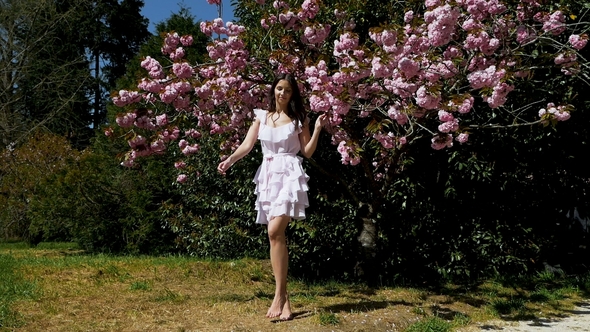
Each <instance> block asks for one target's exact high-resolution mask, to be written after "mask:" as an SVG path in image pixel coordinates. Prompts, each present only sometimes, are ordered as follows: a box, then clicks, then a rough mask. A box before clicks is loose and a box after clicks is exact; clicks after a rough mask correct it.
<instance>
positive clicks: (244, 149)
mask: <svg viewBox="0 0 590 332" xmlns="http://www.w3.org/2000/svg"><path fill="white" fill-rule="evenodd" d="M259 128H260V120H259V119H258V118H257V119H256V120H254V122H253V123H252V125H251V126H250V129H248V134H246V137H245V138H244V141H243V142H242V144H240V146H238V148H237V149H236V151H234V153H232V154H231V155H230V156H229V157H227V159H226V160H224V161H222V162H221V163H219V166H217V171H218V172H219V173H221V174H223V175H225V172H226V171H227V170H228V169H229V168H230V167H231V166H232V165H233V164H235V163H236V162H237V161H238V160H240V159H242V158H244V156H246V155H247V154H248V153H249V152H250V151H252V148H253V147H254V144H256V140H257V139H258V129H259Z"/></svg>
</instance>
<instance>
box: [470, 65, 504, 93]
mask: <svg viewBox="0 0 590 332" xmlns="http://www.w3.org/2000/svg"><path fill="white" fill-rule="evenodd" d="M505 74H506V71H505V70H504V69H500V70H496V66H489V67H487V68H486V69H484V70H478V71H475V72H473V73H471V74H469V75H467V80H468V81H469V83H470V84H471V87H472V88H474V89H481V88H484V87H490V88H491V87H493V86H495V85H497V84H498V82H500V80H501V79H503V78H504V75H505Z"/></svg>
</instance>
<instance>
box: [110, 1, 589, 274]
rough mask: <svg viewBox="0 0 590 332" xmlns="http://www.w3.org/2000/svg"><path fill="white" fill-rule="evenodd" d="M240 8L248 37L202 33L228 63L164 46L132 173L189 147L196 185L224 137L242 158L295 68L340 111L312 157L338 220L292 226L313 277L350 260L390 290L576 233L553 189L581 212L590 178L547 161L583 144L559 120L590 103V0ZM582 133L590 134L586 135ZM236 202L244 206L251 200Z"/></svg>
mask: <svg viewBox="0 0 590 332" xmlns="http://www.w3.org/2000/svg"><path fill="white" fill-rule="evenodd" d="M235 4H236V6H237V11H236V13H237V15H238V17H240V18H242V19H243V22H242V23H243V24H244V25H243V26H241V25H236V24H229V23H228V24H227V25H225V26H224V24H223V22H222V21H221V20H220V19H216V20H214V21H212V22H204V23H202V24H201V28H202V30H203V31H204V32H206V33H207V34H209V35H211V36H213V37H214V40H213V43H211V44H210V45H209V47H208V51H209V57H210V59H211V61H210V62H207V61H205V63H191V62H190V61H186V60H185V59H184V56H183V55H184V53H183V52H184V49H185V48H188V47H190V45H191V39H190V38H189V37H187V36H183V35H181V34H169V35H168V36H167V38H166V39H165V40H164V47H163V51H164V54H165V55H166V56H167V57H168V58H169V59H171V60H172V61H173V63H172V64H170V63H165V62H162V61H158V60H157V59H155V58H153V57H149V58H146V59H145V60H144V61H143V62H142V64H141V65H142V67H143V68H144V69H146V70H147V72H146V74H145V77H144V79H143V80H142V83H141V84H140V85H139V86H138V89H137V90H135V89H134V90H133V91H128V90H122V91H120V92H119V93H118V94H117V95H116V96H115V97H114V102H115V104H116V105H117V106H119V107H121V110H122V113H121V114H120V115H119V116H118V117H117V119H116V121H117V123H118V125H119V126H120V127H121V128H119V129H117V130H122V132H123V133H125V137H126V139H127V140H128V142H129V144H130V146H131V150H130V151H129V152H128V153H127V155H126V156H125V159H124V164H125V165H127V166H134V165H135V164H136V160H137V158H139V157H143V156H148V155H152V154H161V153H164V152H165V151H167V149H168V147H172V148H173V149H172V150H171V152H169V153H171V154H173V155H177V156H181V154H182V155H185V156H186V158H187V159H186V164H187V166H186V167H182V168H180V170H179V172H180V173H181V174H180V175H179V177H178V180H179V182H185V183H187V181H188V183H193V182H192V180H187V179H188V178H187V175H194V174H196V171H197V170H198V169H196V168H195V167H199V165H200V164H199V162H200V160H201V159H198V154H195V153H196V152H198V151H199V149H203V146H204V145H205V144H208V143H202V142H209V141H208V139H210V137H211V135H215V134H221V135H220V137H222V142H221V147H222V150H223V151H224V152H223V153H224V154H225V153H227V152H229V151H231V150H232V149H234V148H235V147H236V146H237V145H238V144H239V142H240V139H241V137H242V136H243V134H244V130H245V129H247V127H248V124H249V123H250V121H251V118H252V113H251V109H252V108H254V107H264V105H265V103H266V101H265V97H264V94H265V92H266V89H267V87H268V82H269V81H270V80H271V78H272V77H273V75H274V74H275V73H277V72H285V71H290V72H295V73H296V74H297V75H298V76H299V77H300V79H301V86H302V88H303V90H304V91H305V92H306V97H307V98H308V102H309V105H310V109H311V111H312V115H311V117H314V116H315V114H317V113H324V112H325V113H328V114H329V115H330V117H331V126H330V128H328V131H329V133H330V134H331V137H330V140H329V141H328V140H326V141H324V142H323V143H322V144H323V148H322V149H320V151H318V154H317V155H316V157H315V158H314V159H313V160H310V161H309V163H310V164H311V165H312V167H310V169H311V170H310V173H315V175H316V179H317V183H316V184H315V186H316V188H317V192H313V193H312V194H313V197H315V198H316V199H317V201H318V202H320V204H318V206H319V207H321V208H322V209H318V211H314V214H312V215H311V217H310V218H309V220H308V221H306V223H305V224H299V223H294V224H292V226H291V230H292V231H293V232H292V234H291V236H292V238H293V239H294V241H293V242H294V243H296V247H297V249H295V250H294V254H295V257H296V259H295V266H301V267H302V268H305V266H304V264H303V263H301V262H305V261H306V260H305V259H304V258H310V257H316V258H317V257H322V259H324V261H327V260H328V259H329V258H335V257H338V258H337V259H335V260H336V261H337V263H336V266H339V267H340V268H341V269H342V270H344V271H346V272H347V273H350V274H356V275H362V274H365V275H369V276H370V277H372V278H376V277H378V276H380V275H381V276H388V277H391V278H393V277H394V276H395V274H396V273H401V274H403V275H405V276H417V277H424V276H432V275H433V272H434V273H436V274H438V275H441V274H442V275H445V276H451V275H457V276H462V277H470V276H475V277H478V276H482V275H486V274H490V273H498V272H500V271H511V272H522V271H524V270H526V269H527V268H529V267H531V266H535V264H539V262H540V261H542V260H546V259H548V257H549V256H547V250H548V249H547V248H549V247H551V246H554V245H557V238H555V237H553V238H552V237H551V236H548V234H550V233H545V231H546V230H547V229H551V230H557V229H561V230H564V228H560V227H555V225H557V224H559V225H565V224H566V222H565V221H562V220H561V219H563V218H564V217H563V216H564V214H565V212H566V211H567V210H568V209H570V208H571V204H570V208H568V207H566V204H565V203H567V202H565V201H562V202H561V203H564V205H561V204H557V202H556V201H555V199H552V197H551V195H555V193H556V192H563V193H568V195H573V196H575V197H576V201H577V202H581V203H583V201H584V200H583V195H585V191H584V190H583V189H582V190H578V191H576V193H575V194H572V193H571V192H570V191H568V190H570V189H571V186H572V185H573V186H576V185H575V183H579V181H585V180H584V177H585V176H587V174H585V173H584V172H578V171H576V172H573V171H569V170H566V171H564V173H563V174H567V176H565V177H564V178H562V179H561V180H560V182H559V183H557V182H556V181H552V180H550V179H549V178H550V176H549V175H550V174H551V172H550V171H549V168H545V166H546V165H549V164H552V165H554V167H562V166H564V164H562V163H558V162H556V161H555V160H544V159H543V158H541V156H540V155H539V154H538V153H539V151H544V150H546V149H547V148H546V146H548V145H553V144H555V145H557V146H560V145H561V144H571V142H569V141H567V140H568V139H571V137H567V135H563V136H562V134H560V135H557V134H555V132H554V131H553V130H554V129H553V126H554V125H556V124H557V122H558V121H564V120H567V119H568V118H569V117H570V116H571V115H573V116H575V115H576V112H582V110H584V109H585V108H586V107H587V103H588V100H587V98H586V97H585V96H583V95H582V91H583V90H584V89H587V86H588V81H589V80H588V62H587V56H588V54H587V48H584V46H585V44H586V42H587V39H588V35H587V29H588V24H587V22H586V14H587V12H588V10H589V8H587V6H586V4H585V3H583V2H577V1H562V2H559V3H549V2H538V1H533V0H526V1H519V2H512V1H506V2H501V1H484V0H480V1H456V2H454V1H437V0H428V1H425V2H418V1H415V2H404V3H400V2H396V1H382V2H378V4H377V3H372V4H370V5H367V4H366V2H364V1H358V2H357V1H352V2H346V6H345V3H340V2H338V1H324V2H321V1H311V0H306V1H289V2H285V1H275V2H264V1H240V2H237V3H235ZM402 5H403V8H400V6H402ZM371 6H379V8H380V10H379V11H373V10H371V8H372V7H371ZM350 8H353V9H354V8H357V9H359V10H349V9H350ZM401 9H403V10H401ZM566 31H567V33H566ZM222 35H226V36H227V38H222ZM167 61H169V60H167ZM148 72H149V75H147V73H148ZM574 110H577V111H574ZM581 118H582V117H581ZM568 126H574V127H575V126H576V125H575V124H572V125H568ZM575 131H576V135H580V136H578V137H580V138H582V139H583V140H585V139H586V137H587V136H586V132H585V130H582V129H580V128H578V127H576V129H575ZM117 132H118V133H121V131H117ZM555 136H560V137H559V143H555V142H557V141H553V140H554V139H555V138H554V137H555ZM214 141H215V140H214ZM552 142H554V143H552ZM330 143H331V144H333V145H334V146H337V149H336V150H337V152H338V154H335V153H334V152H333V151H334V149H332V152H330V151H329V149H328V145H330ZM175 146H179V147H180V149H177V148H176V147H175ZM433 148H434V149H433ZM203 150H204V151H209V150H208V149H203ZM570 151H571V153H572V154H571V156H573V158H574V159H576V158H579V156H580V155H579V152H580V151H577V150H576V151H572V150H570ZM554 152H557V151H554ZM195 156H196V157H195ZM524 156H526V158H525V157H524ZM568 158H569V157H568ZM205 160H206V159H202V161H205ZM531 160H543V161H545V162H546V164H544V165H543V167H539V165H538V164H533V163H532V162H531ZM550 161H551V162H550ZM335 163H344V164H349V165H350V166H349V167H348V168H345V167H342V166H341V165H335ZM200 167H203V170H207V169H208V168H207V167H206V166H203V165H200ZM308 168H309V167H308ZM566 178H567V179H566ZM312 179H313V177H312ZM534 179H546V180H547V183H544V182H543V183H541V184H539V183H537V182H536V180H534ZM564 182H566V183H569V185H567V186H562V184H563V183H564ZM549 183H551V184H550V185H549ZM236 185H238V186H239V184H238V183H236ZM312 188H313V186H312ZM187 191H190V189H187ZM203 196H204V197H208V196H206V195H203ZM230 196H231V195H228V200H227V201H226V204H240V203H239V202H236V203H233V202H235V201H234V199H237V198H238V197H230ZM570 197H572V196H570ZM230 198H231V199H230ZM548 201H551V202H553V204H551V205H548V204H547V203H548ZM323 202H326V204H325V205H324V203H323ZM570 203H571V201H570ZM330 205H332V206H330ZM324 209H325V210H324ZM183 211H184V210H183ZM233 213H235V212H233ZM226 220H228V219H226ZM322 221H329V222H325V223H322ZM187 222H189V221H187ZM340 222H344V223H343V224H341V225H344V227H342V228H339V227H336V226H334V224H335V223H340ZM198 225H199V224H197V225H195V226H192V227H197V226H198ZM559 225H558V226H559ZM316 227H317V228H316ZM324 227H325V228H324ZM318 229H325V230H328V231H327V232H322V231H318ZM351 229H352V230H351ZM334 234H339V235H340V236H341V237H342V239H343V240H342V242H338V241H336V243H342V245H341V246H340V245H336V246H335V247H334V244H335V242H334V241H335V239H334V238H330V236H332V235H334ZM192 239H193V240H195V239H196V238H192ZM357 239H358V241H357ZM326 240H328V241H326ZM330 240H331V241H332V242H330ZM581 241H582V242H578V243H583V241H587V239H582V240H581ZM302 243H303V244H304V245H302ZM298 250H301V251H298ZM297 257H300V258H301V260H297ZM307 261H309V260H307ZM311 261H313V262H314V263H316V265H315V266H313V267H312V268H317V269H318V270H316V271H319V270H321V269H322V264H320V263H319V262H318V261H316V260H313V259H311ZM322 263H323V261H322ZM340 263H342V264H340ZM416 263H418V264H419V268H414V267H413V266H415V264H416ZM310 265H313V264H309V265H308V267H309V266H310ZM333 271H334V270H333ZM308 272H313V271H309V270H308Z"/></svg>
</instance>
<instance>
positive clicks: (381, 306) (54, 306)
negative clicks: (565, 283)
mask: <svg viewBox="0 0 590 332" xmlns="http://www.w3.org/2000/svg"><path fill="white" fill-rule="evenodd" d="M0 255H10V256H12V257H15V258H16V259H17V260H18V262H19V265H18V271H19V273H21V275H22V276H23V277H24V278H25V280H27V281H29V282H34V283H35V284H36V285H37V287H38V293H39V296H38V297H36V298H34V299H30V298H29V299H20V300H18V301H16V302H14V304H13V305H12V309H13V310H14V311H15V312H18V313H19V315H20V316H21V317H22V321H23V322H24V324H23V325H22V326H20V327H14V328H12V329H11V331H12V330H13V331H319V332H322V331H404V330H405V329H407V328H409V327H411V326H412V324H415V323H416V322H418V321H422V322H424V321H428V320H429V319H433V318H434V317H436V319H438V320H439V321H434V320H433V321H432V324H443V323H444V324H448V326H450V327H451V328H450V329H465V330H467V329H468V328H469V327H472V326H475V325H476V324H477V323H478V322H481V321H486V320H489V319H494V318H498V317H509V318H510V317H516V316H518V315H520V314H525V315H526V314H529V313H538V312H539V311H541V312H546V313H550V314H554V313H555V314H557V313H558V312H559V310H563V309H564V308H569V307H571V303H573V301H575V300H576V299H577V298H578V297H579V292H576V291H575V289H573V288H572V289H571V292H569V291H567V290H564V291H562V293H561V295H560V296H559V297H560V298H555V299H550V297H551V296H555V291H552V292H549V291H548V292H547V293H543V291H539V292H538V294H536V295H535V296H537V298H538V299H539V300H543V301H538V302H534V301H532V302H531V301H530V299H531V298H533V295H534V294H533V293H531V292H526V291H525V290H519V289H511V288H506V287H504V286H502V285H500V284H498V283H488V284H484V285H481V286H480V287H478V288H476V289H473V290H470V291H466V290H464V289H462V288H459V287H456V286H449V287H448V288H444V289H439V290H437V291H430V290H424V289H415V288H401V287H400V288H394V287H382V288H370V287H367V286H364V285H358V284H345V283H339V282H322V283H317V284H313V283H307V282H303V281H299V280H291V281H290V296H291V299H292V304H293V309H294V314H295V319H294V320H293V321H290V322H274V321H272V320H269V319H267V318H265V317H264V315H265V313H266V310H267V309H268V306H269V305H270V302H271V300H272V296H273V294H274V279H273V277H272V274H271V268H270V264H269V262H268V260H251V259H243V260H238V261H230V262H215V261H199V260H195V259H191V258H186V257H160V258H158V257H112V256H104V255H84V254H82V253H80V252H76V251H75V250H71V251H69V250H63V249H43V250H39V249H28V248H22V249H18V250H7V249H6V248H1V247H0ZM522 292H525V293H526V294H527V296H528V297H526V299H527V300H525V301H524V306H521V305H520V304H519V303H517V302H518V301H516V302H514V303H513V302H510V301H508V299H510V298H518V296H521V297H522V294H524V293H522ZM519 294H520V295H519ZM494 301H495V302H494ZM502 301H506V302H505V303H503V302H502ZM501 310H504V311H503V312H500V311H501ZM441 322H442V323H441ZM445 326H446V325H445ZM441 331H444V330H441Z"/></svg>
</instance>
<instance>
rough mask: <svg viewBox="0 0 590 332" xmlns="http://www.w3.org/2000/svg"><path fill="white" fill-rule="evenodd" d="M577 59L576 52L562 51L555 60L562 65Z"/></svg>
mask: <svg viewBox="0 0 590 332" xmlns="http://www.w3.org/2000/svg"><path fill="white" fill-rule="evenodd" d="M576 59H577V55H576V53H560V54H559V55H558V56H557V57H555V60H554V62H555V64H556V65H561V64H564V63H569V62H573V61H576Z"/></svg>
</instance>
